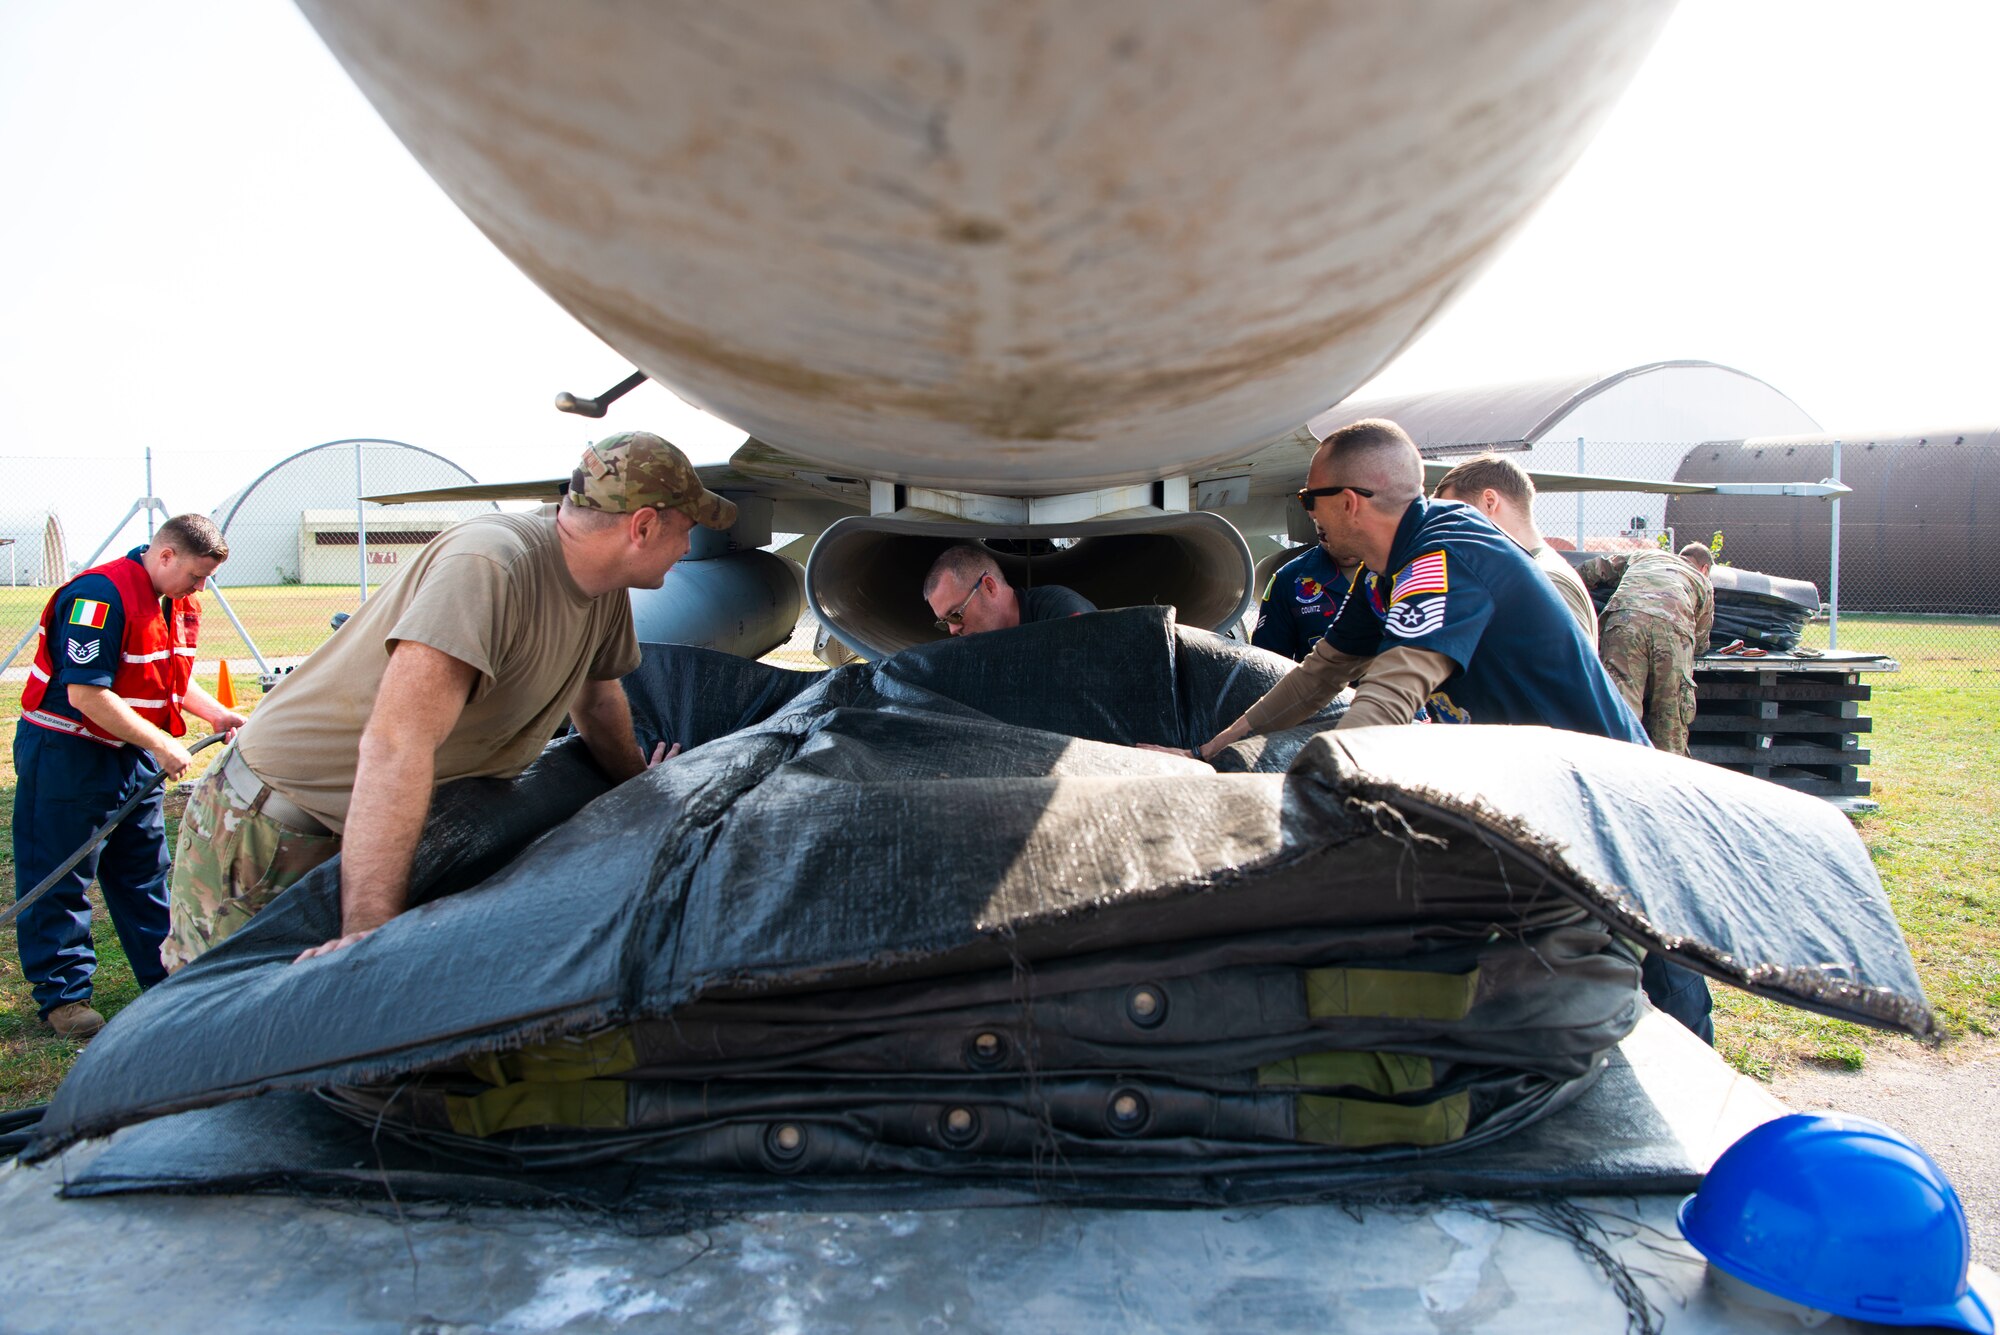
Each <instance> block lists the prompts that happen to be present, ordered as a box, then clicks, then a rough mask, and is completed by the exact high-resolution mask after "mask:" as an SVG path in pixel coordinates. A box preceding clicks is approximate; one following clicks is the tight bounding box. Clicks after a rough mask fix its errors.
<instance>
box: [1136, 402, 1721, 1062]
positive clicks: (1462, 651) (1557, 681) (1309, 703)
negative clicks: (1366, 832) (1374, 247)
mask: <svg viewBox="0 0 2000 1335" xmlns="http://www.w3.org/2000/svg"><path fill="white" fill-rule="evenodd" d="M1306 483H1307V485H1306V487H1305V488H1304V490H1302V491H1301V492H1300V493H1299V503H1300V504H1302V505H1304V506H1305V507H1306V509H1307V511H1308V512H1310V513H1311V515H1312V517H1313V522H1314V523H1315V524H1317V525H1318V526H1319V530H1320V532H1321V533H1323V534H1325V535H1326V543H1327V545H1328V546H1329V547H1330V548H1333V549H1334V550H1339V551H1351V552H1354V553H1356V554H1358V555H1359V556H1360V557H1361V560H1362V569H1361V570H1360V571H1359V572H1358V573H1357V574H1356V575H1355V577H1354V579H1353V580H1352V581H1350V582H1349V584H1348V587H1347V593H1346V596H1345V598H1344V599H1343V601H1342V603H1341V606H1340V609H1339V611H1338V612H1336V613H1335V614H1334V618H1333V624H1332V625H1331V626H1330V627H1329V628H1328V630H1327V633H1326V635H1325V637H1324V638H1322V639H1321V640H1320V642H1319V643H1318V644H1317V645H1315V646H1314V647H1313V651H1312V653H1310V654H1308V655H1307V656H1306V658H1305V660H1304V661H1303V662H1301V663H1300V664H1299V665H1298V666H1297V667H1295V668H1293V669H1292V670H1291V671H1290V672H1289V673H1287V674H1286V675H1285V676H1284V677H1283V678H1282V679H1281V680H1280V681H1279V682H1278V684H1277V685H1276V686H1273V687H1272V688H1271V689H1270V690H1269V691H1268V692H1266V693H1265V695H1264V697H1263V698H1262V699H1261V700H1259V701H1257V702H1256V703H1255V704H1253V705H1251V706H1250V708H1249V709H1248V710H1246V711H1244V713H1243V716H1242V717H1241V718H1239V719H1237V720H1236V721H1235V722H1234V723H1232V724H1230V725H1229V726H1228V727H1226V728H1224V729H1223V730H1222V731H1221V732H1219V733H1217V734H1216V735H1215V736H1214V737H1211V738H1210V739H1209V740H1208V741H1206V742H1204V743H1202V745H1201V746H1199V747H1197V748H1196V749H1195V752H1194V754H1195V756H1196V758H1198V759H1202V760H1206V759H1209V758H1210V757H1212V756H1214V755H1215V754H1216V752H1218V751H1220V750H1221V749H1222V748H1223V747H1225V746H1228V745H1230V744H1232V743H1234V742H1236V741H1238V740H1240V739H1242V738H1244V737H1247V736H1249V735H1250V734H1251V733H1253V732H1271V731H1275V730H1277V729H1280V728H1289V727H1295V726H1297V725H1298V724H1301V723H1303V722H1305V721H1306V720H1307V719H1309V718H1311V717H1312V716H1313V715H1314V714H1316V713H1318V712H1319V710H1320V709H1321V708H1322V707H1324V706H1325V705H1326V703H1327V702H1328V701H1330V700H1332V699H1333V697H1334V696H1335V695H1337V694H1338V693H1339V692H1340V691H1341V689H1342V688H1344V687H1345V686H1346V685H1347V684H1348V683H1349V682H1356V681H1358V683H1359V684H1358V685H1357V686H1356V687H1355V692H1354V699H1353V702H1352V703H1351V704H1349V705H1348V707H1347V712H1346V714H1345V715H1343V716H1342V717H1341V720H1340V722H1339V723H1338V724H1336V725H1335V726H1336V727H1337V728H1360V727H1368V726H1371V725H1375V724H1391V723H1393V724H1403V723H1408V722H1409V721H1410V719H1411V718H1412V716H1413V715H1414V714H1415V712H1416V710H1417V708H1418V707H1419V706H1424V707H1425V708H1426V710H1427V712H1428V713H1429V715H1430V718H1431V719H1432V720H1433V721H1434V722H1438V723H1527V724H1542V725H1545V726H1548V727H1552V728H1566V729H1569V730H1570V731H1573V732H1587V733H1594V734H1596V735H1597V736H1600V737H1611V738H1615V739H1617V740H1620V741H1627V742H1632V743H1635V744H1637V745H1639V746H1647V745H1650V743H1649V742H1648V741H1647V740H1646V733H1645V730H1644V729H1643V728H1641V727H1640V725H1639V719H1638V717H1637V716H1636V715H1635V714H1633V712H1632V710H1631V708H1630V707H1629V706H1628V705H1627V704H1626V703H1625V701H1624V699H1623V698H1622V697H1621V696H1620V695H1619V693H1618V690H1617V688H1616V687H1615V686H1614V685H1613V684H1612V682H1611V679H1610V678H1609V677H1608V676H1606V675H1605V672H1604V669H1603V667H1602V665H1600V664H1599V663H1598V661H1597V653H1596V646H1595V645H1593V644H1592V643H1591V642H1590V641H1589V639H1588V638H1587V637H1586V636H1585V635H1584V633H1583V631H1582V629H1581V628H1580V627H1579V626H1578V624H1577V622H1576V620H1575V618H1573V617H1572V616H1571V615H1570V613H1569V610H1568V608H1566V607H1565V606H1564V605H1563V601H1562V598H1561V596H1560V595H1559V594H1558V593H1557V592H1556V589H1555V585H1554V584H1553V583H1551V582H1550V581H1549V579H1548V577H1547V576H1546V575H1544V574H1543V573H1542V570H1541V568H1540V567H1539V566H1537V565H1536V564H1535V562H1534V560H1533V558H1531V557H1530V556H1529V555H1528V553H1527V552H1526V551H1524V550H1523V549H1522V547H1521V545H1520V544H1519V543H1517V542H1516V541H1515V540H1514V539H1513V538H1510V537H1508V536H1507V534H1505V533H1503V532H1502V531H1501V530H1500V529H1499V528H1498V527H1496V526H1495V525H1494V524H1493V522H1492V521H1491V520H1489V519H1487V517H1486V516H1485V515H1483V514H1481V513H1479V511H1477V510H1475V509H1474V508H1472V507H1471V506H1469V505H1462V504H1459V503H1458V502H1456V501H1426V500H1425V499H1424V486H1423V483H1424V465H1423V458H1422V456H1421V455H1419V454H1418V453H1417V447H1416V444H1415V442H1413V441H1412V440H1411V439H1410V438H1409V436H1408V435H1406V434H1405V433H1404V431H1403V429H1402V428H1401V427H1399V426H1397V425H1396V424H1395V423H1394V422H1386V421H1380V420H1373V419H1370V420H1364V421H1360V422H1355V423H1354V424H1352V425H1351V426H1345V427H1342V428H1341V429H1340V430H1338V431H1336V432H1334V433H1333V434H1332V435H1330V436H1328V437H1327V438H1326V439H1325V441H1323V442H1321V444H1320V447H1319V449H1318V451H1317V452H1315V453H1314V455H1313V460H1312V466H1311V468H1310V469H1309V470H1308V471H1307V473H1306ZM1152 749H1155V750H1167V749H1169V748H1166V747H1156V748H1152ZM1644 982H1645V989H1646V995H1647V996H1648V997H1650V998H1651V999H1652V1001H1653V1004H1654V1005H1656V1006H1658V1007H1659V1008H1660V1009H1661V1010H1663V1011H1665V1012H1666V1013H1667V1014H1669V1015H1671V1016H1673V1017H1674V1018H1675V1019H1677V1020H1679V1021H1680V1022H1681V1023H1682V1024H1684V1025H1686V1026H1687V1027H1688V1028H1689V1029H1691V1030H1693V1031H1694V1032H1695V1033H1696V1034H1697V1035H1699V1036H1700V1037H1701V1038H1703V1039H1704V1040H1706V1041H1707V1042H1709V1043H1711V1044H1712V1043H1714V1041H1715V1031H1714V1027H1713V1025H1712V1023H1711V1022H1710V1019H1709V1009H1710V999H1709V995H1708V985H1707V984H1706V982H1704V981H1703V979H1702V978H1701V976H1700V975H1699V974H1696V973H1693V972H1691V971H1689V970H1687V969H1683V968H1681V967H1680V966H1678V965H1675V964H1671V963H1669V962H1668V961H1666V960H1664V959H1661V958H1660V957H1658V956H1656V955H1649V956H1648V957H1647V958H1646V961H1645V966H1644Z"/></svg>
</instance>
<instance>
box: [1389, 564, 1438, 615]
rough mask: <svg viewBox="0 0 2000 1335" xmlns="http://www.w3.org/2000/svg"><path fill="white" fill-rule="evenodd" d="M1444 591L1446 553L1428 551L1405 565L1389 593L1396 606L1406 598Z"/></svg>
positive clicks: (1390, 599)
mask: <svg viewBox="0 0 2000 1335" xmlns="http://www.w3.org/2000/svg"><path fill="white" fill-rule="evenodd" d="M1444 591H1445V578H1444V553H1443V552H1441V551H1437V552H1426V553H1425V554H1424V555H1422V556H1419V557H1418V558H1417V559H1416V560H1414V561H1412V562H1410V563H1409V564H1408V565H1406V566H1404V567H1403V569H1402V572H1401V573H1400V574H1398V575H1397V576H1396V583H1395V585H1394V587H1393V588H1392V589H1391V590H1390V593H1389V603H1390V605H1391V606H1394V605H1395V604H1397V603H1400V602H1402V601H1403V600H1404V599H1405V598H1415V597H1416V596H1417V595H1419V594H1424V593H1443V592H1444Z"/></svg>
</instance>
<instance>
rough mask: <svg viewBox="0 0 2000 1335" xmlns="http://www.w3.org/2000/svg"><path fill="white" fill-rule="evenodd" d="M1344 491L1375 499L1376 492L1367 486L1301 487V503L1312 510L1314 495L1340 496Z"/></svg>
mask: <svg viewBox="0 0 2000 1335" xmlns="http://www.w3.org/2000/svg"><path fill="white" fill-rule="evenodd" d="M1343 491H1351V492H1353V493H1354V494H1355V495H1356V496H1366V497H1367V498H1368V499H1369V500H1371V501H1372V500H1374V499H1375V493H1374V492H1372V491H1370V490H1368V488H1366V487H1300V488H1299V505H1300V506H1301V507H1303V508H1304V509H1307V510H1310V509H1312V508H1313V498H1314V497H1317V496H1338V495H1340V493H1341V492H1343Z"/></svg>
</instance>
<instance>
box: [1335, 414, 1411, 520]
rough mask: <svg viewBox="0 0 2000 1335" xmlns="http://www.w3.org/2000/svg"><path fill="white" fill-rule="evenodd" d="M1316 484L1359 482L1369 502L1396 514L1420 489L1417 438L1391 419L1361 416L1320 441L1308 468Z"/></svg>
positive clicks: (1349, 483)
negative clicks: (1364, 489)
mask: <svg viewBox="0 0 2000 1335" xmlns="http://www.w3.org/2000/svg"><path fill="white" fill-rule="evenodd" d="M1308 482H1309V484H1310V485H1312V486H1315V487H1333V486H1344V487H1363V488H1366V489H1367V490H1369V491H1372V492H1374V493H1375V496H1374V499H1373V500H1372V501H1370V502H1369V505H1370V506H1371V507H1372V508H1373V509H1375V510H1378V511H1386V512H1393V513H1395V514H1398V515H1400V514H1401V513H1402V512H1403V510H1404V509H1405V508H1406V507H1407V506H1408V505H1409V503H1410V502H1411V501H1414V500H1415V499H1417V497H1419V496H1421V495H1423V494H1424V460H1423V456H1422V455H1421V454H1419V453H1417V444H1416V442H1415V441H1413V440H1411V439H1410V438H1409V436H1408V435H1407V434H1406V433H1405V432H1404V431H1403V428H1401V427H1399V426H1397V425H1396V424H1395V423H1394V422H1389V421H1384V420H1383V419H1381V418H1378V417H1369V418H1363V419H1362V420H1361V421H1359V422H1354V423H1351V424H1350V425H1347V426H1344V427H1342V428H1340V430H1338V431H1336V432H1334V433H1333V434H1332V435H1330V436H1328V437H1327V438H1326V439H1325V440H1323V441H1321V442H1320V445H1319V450H1318V451H1317V452H1316V453H1315V454H1314V455H1313V460H1312V467H1311V469H1310V470H1308Z"/></svg>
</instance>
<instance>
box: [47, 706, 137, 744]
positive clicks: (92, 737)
mask: <svg viewBox="0 0 2000 1335" xmlns="http://www.w3.org/2000/svg"><path fill="white" fill-rule="evenodd" d="M21 722H23V723H32V724H34V725H35V726H36V727H38V728H47V729H48V730H49V731H50V732H62V733H68V734H69V735H70V736H72V737H82V738H86V739H87V740H89V741H93V742H96V743H97V744H98V745H99V746H123V745H125V743H123V742H119V741H112V740H110V739H108V738H104V737H99V736H98V735H97V734H96V733H94V732H91V731H89V730H88V729H86V728H85V727H84V726H83V725H82V724H80V723H78V722H77V721H76V720H75V719H72V718H64V717H63V716H62V715H61V714H51V713H49V711H48V710H46V709H30V710H28V711H27V712H26V713H24V714H22V715H21Z"/></svg>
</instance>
